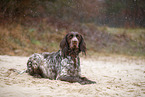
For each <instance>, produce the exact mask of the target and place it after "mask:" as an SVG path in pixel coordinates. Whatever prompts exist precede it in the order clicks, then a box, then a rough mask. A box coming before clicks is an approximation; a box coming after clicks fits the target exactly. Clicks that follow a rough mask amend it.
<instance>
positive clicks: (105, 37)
mask: <svg viewBox="0 0 145 97" xmlns="http://www.w3.org/2000/svg"><path fill="white" fill-rule="evenodd" d="M72 28H73V27H72ZM72 28H70V29H72ZM78 28H79V27H78ZM78 28H77V29H76V31H78ZM79 29H82V32H81V33H82V34H83V36H84V38H85V41H86V43H87V49H88V53H90V54H91V53H92V52H93V53H96V52H97V53H103V54H112V53H113V54H125V55H135V56H145V49H144V47H145V44H144V41H145V30H144V29H143V28H142V29H139V28H136V29H124V28H110V27H98V26H96V25H94V24H82V25H80V28H79ZM74 30H75V28H74ZM0 31H1V32H0V44H1V47H0V54H1V55H4V54H7V55H23V56H28V55H30V54H32V53H36V52H37V53H40V52H48V51H49V52H52V51H57V50H59V43H60V41H61V40H62V38H63V37H64V36H65V34H66V33H67V32H68V31H67V30H66V29H64V28H57V27H55V26H54V25H49V24H46V23H45V22H44V23H42V24H37V25H35V26H34V25H33V26H30V24H29V26H28V25H22V24H20V23H13V24H11V25H10V24H7V26H0Z"/></svg>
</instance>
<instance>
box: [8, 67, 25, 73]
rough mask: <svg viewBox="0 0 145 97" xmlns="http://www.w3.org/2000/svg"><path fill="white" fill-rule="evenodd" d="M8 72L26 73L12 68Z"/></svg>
mask: <svg viewBox="0 0 145 97" xmlns="http://www.w3.org/2000/svg"><path fill="white" fill-rule="evenodd" d="M8 71H13V72H16V73H18V74H23V73H27V70H23V71H20V70H17V69H14V68H11V69H8Z"/></svg>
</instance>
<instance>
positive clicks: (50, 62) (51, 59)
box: [27, 32, 96, 84]
mask: <svg viewBox="0 0 145 97" xmlns="http://www.w3.org/2000/svg"><path fill="white" fill-rule="evenodd" d="M80 52H83V53H84V54H86V43H85V41H84V39H83V37H82V35H81V34H79V33H78V32H69V33H68V34H67V35H66V36H65V37H64V38H63V39H62V41H61V42H60V50H59V51H57V52H53V53H48V52H44V53H40V54H38V53H35V54H33V55H32V56H30V58H29V59H28V62H27V72H28V73H29V74H30V75H32V76H34V77H41V78H48V79H51V80H61V81H67V82H70V83H74V82H78V83H80V84H92V83H96V82H95V81H91V80H89V79H87V78H86V77H81V69H80V58H79V53H80Z"/></svg>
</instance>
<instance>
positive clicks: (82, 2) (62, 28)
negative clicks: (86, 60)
mask: <svg viewBox="0 0 145 97" xmlns="http://www.w3.org/2000/svg"><path fill="white" fill-rule="evenodd" d="M144 2H145V1H144V0H130V1H129V0H111V1H110V0H1V1H0V18H1V19H0V54H8V55H26V56H27V55H30V54H32V53H36V52H38V53H40V52H46V51H49V52H52V51H57V50H59V43H60V41H61V40H62V38H63V37H64V36H65V35H66V33H68V32H69V31H78V32H80V33H81V34H82V35H83V36H84V38H85V41H86V44H87V49H88V53H89V54H92V53H103V54H123V55H131V56H132V55H133V56H145V43H144V41H145V28H143V27H145V25H144V24H145V18H144V10H145V7H144V4H145V3H144ZM104 25H105V26H104ZM123 27H124V28H123Z"/></svg>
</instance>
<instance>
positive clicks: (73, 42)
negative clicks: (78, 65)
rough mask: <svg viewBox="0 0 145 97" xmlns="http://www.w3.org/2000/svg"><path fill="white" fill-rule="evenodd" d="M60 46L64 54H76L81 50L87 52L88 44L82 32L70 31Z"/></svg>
mask: <svg viewBox="0 0 145 97" xmlns="http://www.w3.org/2000/svg"><path fill="white" fill-rule="evenodd" d="M60 48H61V51H62V53H63V56H64V57H66V56H68V55H70V56H73V55H74V56H75V57H76V55H78V54H79V53H80V52H81V51H82V52H84V53H85V54H86V44H85V42H84V39H83V37H82V35H81V34H79V33H78V32H69V33H68V34H67V35H66V36H65V37H64V38H63V40H62V41H61V42H60Z"/></svg>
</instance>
